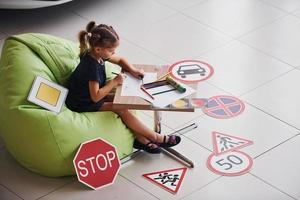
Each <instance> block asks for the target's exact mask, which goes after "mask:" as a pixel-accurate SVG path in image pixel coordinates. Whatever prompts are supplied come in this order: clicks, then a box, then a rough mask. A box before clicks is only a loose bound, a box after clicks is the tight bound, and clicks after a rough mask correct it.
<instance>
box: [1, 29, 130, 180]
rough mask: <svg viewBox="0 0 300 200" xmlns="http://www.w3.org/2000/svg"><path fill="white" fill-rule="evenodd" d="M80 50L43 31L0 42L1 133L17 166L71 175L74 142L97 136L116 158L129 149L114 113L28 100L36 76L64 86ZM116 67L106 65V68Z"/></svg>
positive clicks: (125, 133) (127, 135)
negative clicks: (0, 45) (58, 108)
mask: <svg viewBox="0 0 300 200" xmlns="http://www.w3.org/2000/svg"><path fill="white" fill-rule="evenodd" d="M78 54H79V48H78V44H75V43H73V42H71V41H68V40H65V39H62V38H57V37H54V36H50V35H45V34H33V33H27V34H22V35H16V36H11V37H9V38H7V39H6V41H5V43H4V45H3V49H2V54H1V59H0V113H1V114H0V134H1V137H2V138H3V140H4V143H5V145H6V148H7V149H8V151H9V152H10V153H11V154H12V155H13V157H14V158H15V159H16V160H17V161H18V162H19V163H20V164H21V165H23V166H24V167H25V168H27V169H29V170H31V171H34V172H36V173H39V174H42V175H45V176H50V177H59V176H67V175H74V174H75V170H74V167H73V164H72V160H73V158H74V156H75V154H76V151H77V150H78V147H79V146H80V144H81V143H82V142H85V141H87V140H91V139H94V138H97V137H101V138H103V139H104V140H106V141H108V142H110V143H111V144H113V145H115V146H116V148H117V151H118V155H119V158H120V159H121V158H123V157H124V156H126V155H128V154H130V153H131V152H132V150H133V149H132V145H133V139H134V137H133V134H132V132H131V131H130V130H129V129H127V128H126V126H125V125H124V124H123V123H122V121H121V120H120V118H119V117H118V116H117V115H116V114H114V113H113V112H89V113H87V112H86V113H76V112H72V111H71V110H69V109H68V108H67V107H66V106H65V105H64V106H63V108H62V109H61V112H60V113H59V114H56V113H55V112H52V111H48V110H46V109H44V108H42V107H40V106H37V105H35V104H33V103H31V102H29V101H28V100H27V96H28V94H29V91H30V89H31V86H32V84H33V81H34V79H35V77H36V76H37V75H40V76H42V77H45V78H47V79H48V80H51V81H53V82H56V83H58V84H60V85H63V86H65V85H66V82H67V80H68V77H69V76H70V74H71V72H72V71H73V70H74V68H75V67H76V66H77V64H78V62H79V58H78ZM114 67H115V66H114V65H112V64H109V63H107V64H106V68H107V71H109V70H113V68H114ZM109 74H111V73H109V72H107V75H109ZM108 78H111V77H108Z"/></svg>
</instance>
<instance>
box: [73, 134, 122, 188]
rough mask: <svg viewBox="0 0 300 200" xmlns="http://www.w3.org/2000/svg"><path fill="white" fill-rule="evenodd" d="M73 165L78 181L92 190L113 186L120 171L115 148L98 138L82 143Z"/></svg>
mask: <svg viewBox="0 0 300 200" xmlns="http://www.w3.org/2000/svg"><path fill="white" fill-rule="evenodd" d="M73 164H74V166H75V170H76V174H77V178H78V180H79V181H80V182H82V183H83V184H85V185H87V186H89V187H91V188H93V189H94V190H96V189H99V188H102V187H104V186H107V185H110V184H113V183H114V181H115V178H116V177H117V174H118V171H119V169H120V160H119V157H118V154H117V151H116V148H115V146H113V145H112V144H110V143H108V142H107V141H105V140H102V139H100V138H97V139H94V140H90V141H87V142H85V143H82V144H81V145H80V147H79V149H78V151H77V153H76V156H75V158H74V160H73Z"/></svg>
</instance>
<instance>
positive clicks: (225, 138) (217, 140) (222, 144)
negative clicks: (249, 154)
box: [212, 131, 253, 155]
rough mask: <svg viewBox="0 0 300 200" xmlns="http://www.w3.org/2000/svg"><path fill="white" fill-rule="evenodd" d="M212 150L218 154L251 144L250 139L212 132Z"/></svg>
mask: <svg viewBox="0 0 300 200" xmlns="http://www.w3.org/2000/svg"><path fill="white" fill-rule="evenodd" d="M212 139H213V146H214V152H215V154H216V155H220V154H223V153H226V152H229V151H233V150H237V149H241V148H243V147H245V146H248V145H251V144H253V142H252V141H250V140H247V139H243V138H240V137H236V136H232V135H227V134H224V133H218V132H215V131H214V132H212Z"/></svg>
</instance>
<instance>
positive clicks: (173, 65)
mask: <svg viewBox="0 0 300 200" xmlns="http://www.w3.org/2000/svg"><path fill="white" fill-rule="evenodd" d="M184 62H198V63H201V64H204V65H206V66H207V67H208V68H209V69H210V74H209V75H208V76H207V77H205V78H204V79H200V80H198V81H186V80H182V79H179V78H178V77H176V76H175V75H174V74H173V73H172V69H173V68H174V67H175V66H176V65H178V64H180V63H184ZM168 73H170V75H171V76H172V77H173V78H174V79H176V80H179V81H181V82H183V83H198V82H200V81H205V80H207V79H209V78H210V77H211V76H212V75H213V74H214V69H213V68H212V66H211V65H210V64H208V63H206V62H203V61H199V60H181V61H178V62H176V63H174V64H172V65H171V66H170V67H169V69H168Z"/></svg>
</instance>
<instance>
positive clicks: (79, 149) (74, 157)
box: [73, 137, 121, 190]
mask: <svg viewBox="0 0 300 200" xmlns="http://www.w3.org/2000/svg"><path fill="white" fill-rule="evenodd" d="M95 140H102V141H104V142H106V143H107V144H109V145H111V146H112V147H114V148H115V150H116V155H117V160H118V162H119V165H120V167H119V169H118V171H117V172H116V174H118V173H119V171H120V169H121V162H120V159H119V155H118V151H117V148H116V147H115V145H113V144H111V143H110V142H108V141H106V140H104V139H102V138H100V137H98V138H95V139H91V140H88V141H85V142H83V143H81V144H80V147H79V149H78V150H77V152H76V155H75V157H74V158H73V165H74V168H75V171H76V176H77V180H78V181H79V182H81V183H83V184H84V185H86V186H88V187H90V188H92V189H94V190H98V189H100V188H104V187H107V186H110V185H112V184H114V182H115V180H116V178H117V176H118V175H116V176H115V177H114V180H113V181H112V182H111V183H109V184H106V185H103V186H100V187H97V188H95V187H93V186H91V185H90V184H87V183H85V182H83V181H82V180H80V179H79V176H78V170H77V167H76V163H75V159H76V158H77V155H78V154H79V152H80V150H81V148H82V146H83V145H84V144H86V143H89V142H92V141H95Z"/></svg>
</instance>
